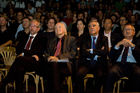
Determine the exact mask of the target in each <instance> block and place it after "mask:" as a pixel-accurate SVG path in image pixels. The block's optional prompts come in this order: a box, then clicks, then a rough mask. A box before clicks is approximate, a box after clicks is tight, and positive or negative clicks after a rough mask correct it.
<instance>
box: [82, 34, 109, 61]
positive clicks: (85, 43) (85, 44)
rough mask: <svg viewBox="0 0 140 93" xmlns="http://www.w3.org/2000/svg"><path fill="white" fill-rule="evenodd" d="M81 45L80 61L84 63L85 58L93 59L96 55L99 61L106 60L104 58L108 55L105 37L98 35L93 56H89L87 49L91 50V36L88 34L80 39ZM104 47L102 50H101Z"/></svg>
mask: <svg viewBox="0 0 140 93" xmlns="http://www.w3.org/2000/svg"><path fill="white" fill-rule="evenodd" d="M81 40H82V41H81V42H82V43H81V45H80V60H81V61H83V62H85V61H87V60H86V59H87V58H92V59H93V58H94V56H95V55H98V56H99V57H100V59H103V60H104V61H105V60H106V56H107V54H108V40H107V37H105V36H103V35H99V36H98V38H97V41H96V45H95V47H96V49H94V50H93V54H91V53H90V52H89V51H88V49H91V36H90V35H89V34H88V35H87V36H85V37H83V39H81ZM103 47H104V49H102V48H103Z"/></svg>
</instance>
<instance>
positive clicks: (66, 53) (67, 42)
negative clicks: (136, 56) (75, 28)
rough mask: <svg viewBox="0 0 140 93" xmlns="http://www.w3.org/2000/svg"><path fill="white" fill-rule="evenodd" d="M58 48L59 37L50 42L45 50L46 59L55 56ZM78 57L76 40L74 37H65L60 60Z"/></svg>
mask: <svg viewBox="0 0 140 93" xmlns="http://www.w3.org/2000/svg"><path fill="white" fill-rule="evenodd" d="M56 46H57V37H55V38H54V39H51V40H50V41H49V40H48V42H47V44H46V49H45V59H46V58H48V57H49V56H54V54H55V51H56ZM75 55H76V40H75V38H74V37H72V36H64V37H63V42H62V47H61V53H60V55H59V56H58V57H59V58H60V59H64V58H68V59H73V58H74V57H75Z"/></svg>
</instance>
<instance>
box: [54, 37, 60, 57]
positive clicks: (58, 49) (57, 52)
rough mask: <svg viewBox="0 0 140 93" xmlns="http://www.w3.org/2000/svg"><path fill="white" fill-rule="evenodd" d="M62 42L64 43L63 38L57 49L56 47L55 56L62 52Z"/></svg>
mask: <svg viewBox="0 0 140 93" xmlns="http://www.w3.org/2000/svg"><path fill="white" fill-rule="evenodd" d="M61 41H62V38H60V39H59V41H58V43H57V47H56V51H55V54H54V56H58V55H59V54H60V52H61V43H62V42H61Z"/></svg>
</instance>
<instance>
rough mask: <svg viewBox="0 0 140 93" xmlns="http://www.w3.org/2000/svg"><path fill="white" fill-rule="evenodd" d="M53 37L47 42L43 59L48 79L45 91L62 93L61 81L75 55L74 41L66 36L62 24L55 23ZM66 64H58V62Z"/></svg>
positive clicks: (68, 72) (68, 70)
mask: <svg viewBox="0 0 140 93" xmlns="http://www.w3.org/2000/svg"><path fill="white" fill-rule="evenodd" d="M55 35H56V36H55V37H54V38H53V39H50V40H48V42H47V44H46V50H45V55H44V58H45V59H46V63H45V65H44V66H46V65H47V67H46V70H45V71H46V74H44V76H46V78H47V79H48V80H47V81H48V84H47V85H48V86H47V87H49V88H48V89H47V90H48V91H49V93H62V91H61V88H62V81H64V77H65V76H66V75H69V74H70V72H71V62H68V61H71V59H73V58H74V57H75V54H76V42H75V41H76V40H75V38H74V37H72V36H68V35H67V30H66V27H65V25H64V23H61V22H59V23H57V24H56V26H55ZM62 60H63V61H64V62H67V63H58V62H59V61H62Z"/></svg>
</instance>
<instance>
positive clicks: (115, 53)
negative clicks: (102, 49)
mask: <svg viewBox="0 0 140 93" xmlns="http://www.w3.org/2000/svg"><path fill="white" fill-rule="evenodd" d="M132 43H133V44H135V45H136V46H135V48H134V49H133V48H131V49H132V55H133V56H134V58H135V60H136V61H137V62H139V63H140V39H138V38H134V39H133V41H132ZM122 50H123V46H120V48H119V50H115V49H114V47H113V48H112V49H111V52H110V58H111V60H112V62H115V61H116V60H117V59H118V57H119V56H120V55H121V53H122Z"/></svg>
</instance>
